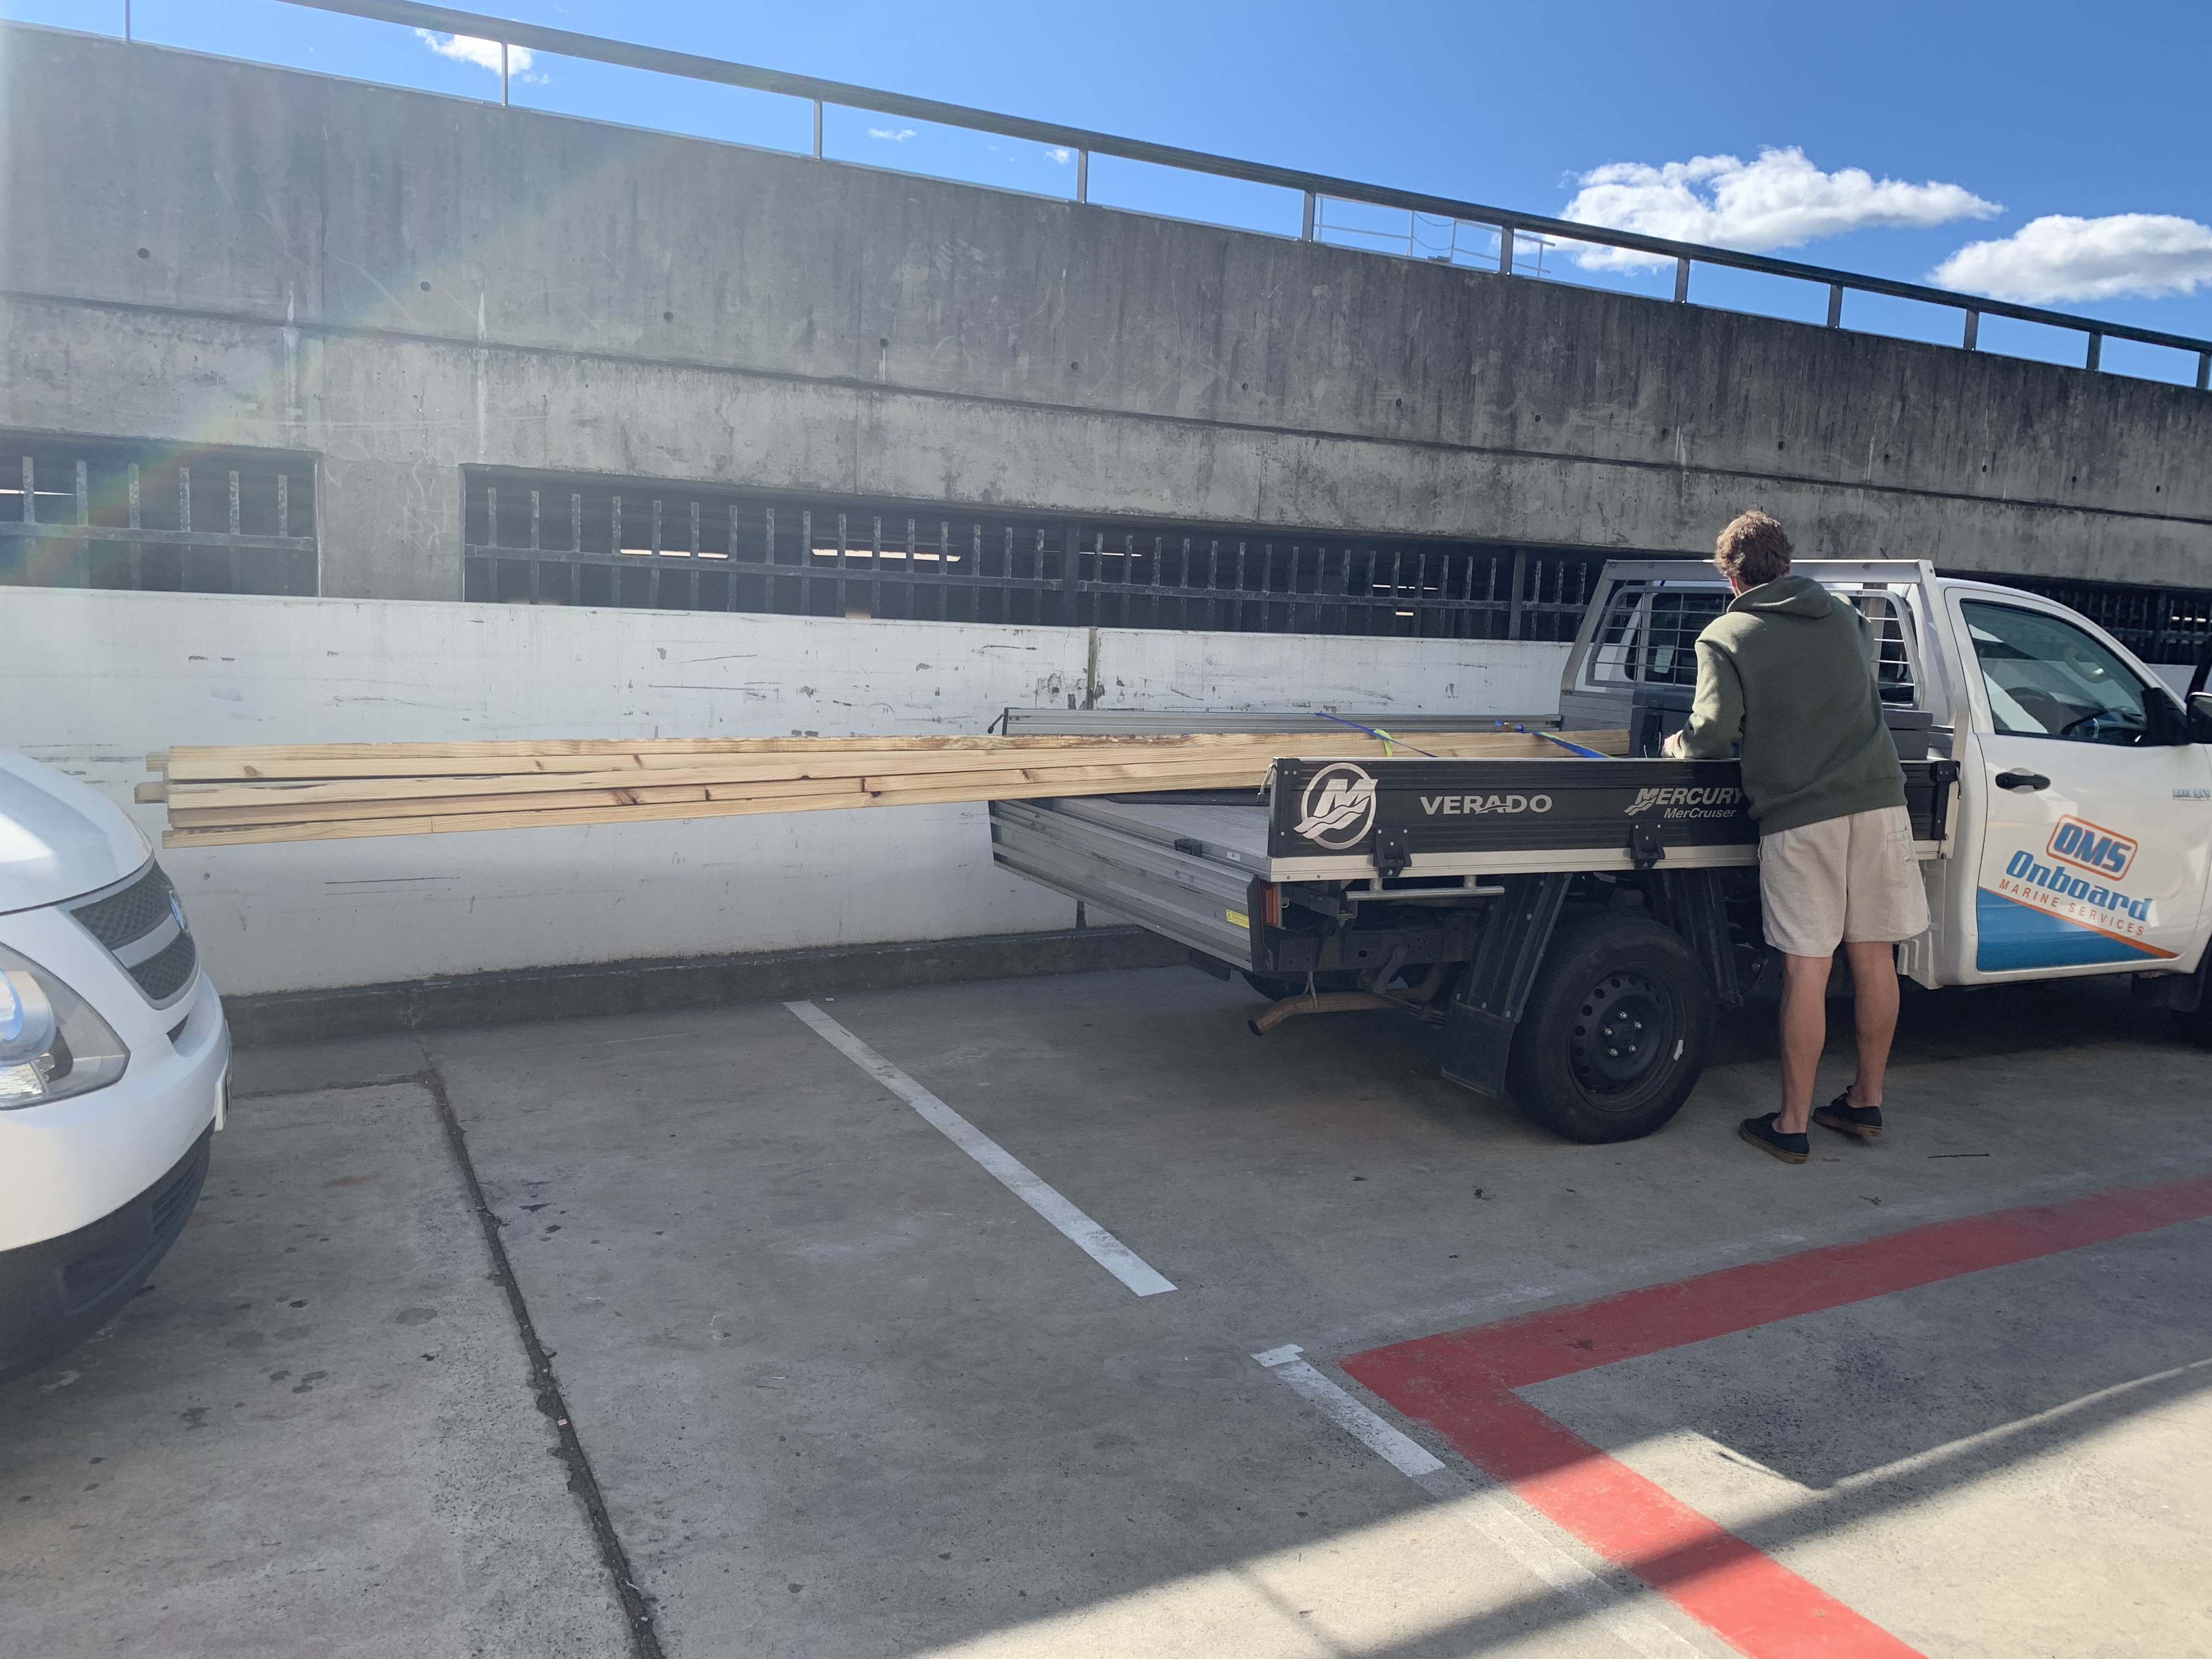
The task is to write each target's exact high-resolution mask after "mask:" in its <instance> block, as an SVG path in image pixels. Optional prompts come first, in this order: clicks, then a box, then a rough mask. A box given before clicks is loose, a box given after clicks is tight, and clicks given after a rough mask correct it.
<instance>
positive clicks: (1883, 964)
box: [1667, 508, 1928, 1164]
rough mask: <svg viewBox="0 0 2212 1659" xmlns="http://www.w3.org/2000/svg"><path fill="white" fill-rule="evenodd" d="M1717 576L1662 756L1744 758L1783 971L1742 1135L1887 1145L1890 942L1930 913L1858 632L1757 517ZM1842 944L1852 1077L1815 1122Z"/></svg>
mask: <svg viewBox="0 0 2212 1659" xmlns="http://www.w3.org/2000/svg"><path fill="white" fill-rule="evenodd" d="M1713 562H1714V563H1715V564H1716V565H1717V566H1718V567H1719V568H1720V572H1721V574H1723V575H1724V576H1726V577H1727V578H1728V581H1729V586H1730V587H1731V588H1733V589H1734V590H1735V599H1733V600H1732V601H1730V603H1729V608H1728V609H1727V610H1726V611H1723V612H1722V614H1721V615H1720V616H1719V617H1716V618H1715V619H1714V620H1713V622H1712V623H1710V624H1709V625H1708V626H1707V627H1706V629H1705V632H1704V633H1703V634H1701V635H1699V636H1698V691H1697V698H1696V701H1695V702H1694V703H1693V705H1692V708H1691V711H1690V718H1689V722H1688V724H1687V725H1686V726H1684V727H1683V728H1682V730H1681V731H1680V732H1679V733H1678V734H1677V735H1676V736H1674V737H1673V738H1669V739H1668V743H1667V752H1668V754H1670V755H1680V756H1684V757H1688V758H1691V759H1693V760H1725V759H1726V758H1728V757H1729V754H1730V752H1731V751H1732V750H1735V747H1736V745H1737V744H1739V743H1741V745H1742V757H1743V787H1744V793H1745V794H1746V795H1747V797H1749V799H1750V805H1751V814H1752V816H1753V817H1754V818H1756V819H1758V821H1759V900H1760V903H1761V906H1762V908H1764V910H1765V917H1766V939H1767V943H1769V944H1770V945H1773V946H1774V947H1775V948H1776V949H1778V950H1779V951H1781V952H1782V959H1783V967H1784V975H1783V986H1782V1109H1781V1110H1780V1111H1778V1112H1769V1113H1767V1114H1765V1115H1764V1116H1761V1117H1751V1118H1746V1119H1745V1120H1744V1121H1743V1123H1742V1125H1741V1128H1740V1130H1739V1131H1738V1133H1741V1135H1742V1137H1743V1138H1744V1139H1746V1140H1747V1141H1749V1142H1750V1143H1751V1144H1752V1145H1753V1146H1757V1147H1759V1148H1760V1149H1761V1150H1762V1151H1765V1152H1771V1153H1772V1154H1773V1155H1774V1156H1775V1157H1777V1158H1780V1159H1782V1160H1783V1161H1784V1163H1788V1164H1802V1163H1804V1162H1805V1161H1806V1159H1807V1158H1808V1156H1809V1155H1810V1152H1811V1147H1810V1145H1809V1139H1808V1131H1807V1128H1806V1124H1807V1121H1808V1118H1810V1119H1812V1120H1814V1121H1818V1122H1820V1123H1821V1124H1823V1125H1825V1126H1826V1127H1828V1128H1831V1129H1835V1130H1838V1131H1840V1132H1841V1133H1844V1134H1849V1135H1857V1136H1860V1137H1862V1138H1864V1139H1872V1138H1874V1137H1875V1136H1878V1135H1880V1134H1881V1086H1882V1073H1883V1071H1884V1069H1885V1068H1886V1066H1887V1064H1888V1061H1889V1045H1890V1039H1891V1038H1892V1036H1894V1034H1895V1032H1896V1030H1897V957H1896V946H1897V944H1898V942H1899V941H1900V940H1903V939H1911V938H1912V937H1914V936H1915V935H1916V934H1917V933H1923V932H1924V931H1925V930H1926V928H1927V927H1928V899H1927V895H1926V893H1925V892H1924V890H1923V889H1922V886H1921V884H1920V867H1919V865H1918V864H1917V862H1916V861H1915V860H1914V858H1913V856H1912V823H1911V818H1910V817H1908V816H1907V815H1906V813H1905V773H1904V769H1902V768H1901V767H1899V765H1898V763H1897V748H1896V745H1895V744H1894V743H1893V742H1892V740H1891V738H1890V736H1889V732H1888V729H1887V726H1885V725H1884V724H1883V721H1882V717H1881V693H1880V691H1879V690H1877V689H1876V687H1875V682H1874V674H1873V671H1872V668H1871V662H1872V659H1873V652H1872V649H1871V647H1870V646H1869V639H1868V634H1867V624H1866V621H1865V619H1864V618H1863V617H1861V616H1860V614H1859V613H1858V611H1857V609H1855V608H1854V607H1853V606H1851V605H1846V604H1844V603H1843V602H1842V601H1841V600H1839V599H1835V598H1834V597H1832V595H1831V594H1830V593H1829V592H1828V591H1827V590H1826V588H1824V587H1822V586H1820V583H1818V582H1816V581H1814V580H1813V579H1812V578H1811V577H1809V576H1796V575H1792V574H1790V538H1789V537H1788V536H1787V535H1785V534H1784V533H1783V529H1782V526H1781V525H1779V524H1778V523H1777V522H1776V521H1775V520H1773V519H1771V518H1769V517H1768V516H1767V515H1766V514H1765V513H1761V512H1759V510H1758V509H1756V508H1753V510H1752V511H1751V512H1748V513H1744V514H1742V515H1741V517H1739V518H1737V519H1736V520H1735V521H1734V522H1732V523H1731V524H1730V525H1729V526H1728V528H1727V529H1725V530H1723V531H1722V532H1721V533H1720V538H1719V541H1718V542H1717V544H1716V547H1715V550H1714V554H1713ZM1839 944H1840V945H1842V946H1843V949H1844V956H1845V957H1846V958H1847V959H1848V960H1849V962H1850V968H1851V987H1852V991H1853V994H1854V999H1855V1001H1856V1003H1857V1010H1856V1012H1857V1035H1858V1076H1857V1079H1856V1080H1855V1081H1854V1082H1853V1083H1852V1084H1851V1086H1850V1088H1848V1089H1846V1090H1845V1091H1844V1092H1843V1093H1842V1094H1840V1095H1838V1096H1837V1097H1836V1098H1835V1099H1834V1100H1833V1101H1832V1102H1830V1103H1828V1104H1827V1105H1826V1106H1823V1107H1822V1108H1821V1109H1820V1110H1819V1111H1818V1112H1814V1111H1813V1109H1812V1106H1813V1087H1814V1073H1815V1072H1816V1070H1817V1069H1818V1067H1819V1066H1820V1051H1821V1049H1822V1048H1823V1047H1824V1046H1825V1045H1826V1041H1827V1002H1826V999H1827V993H1828V975H1829V971H1830V969H1832V967H1833V965H1834V957H1835V954H1836V947H1837V946H1838V945H1839Z"/></svg>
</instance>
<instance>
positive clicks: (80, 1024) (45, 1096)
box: [0, 946, 131, 1112]
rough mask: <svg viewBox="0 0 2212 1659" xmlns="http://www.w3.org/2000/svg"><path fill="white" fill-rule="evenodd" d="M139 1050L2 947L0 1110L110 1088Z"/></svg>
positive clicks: (40, 971)
mask: <svg viewBox="0 0 2212 1659" xmlns="http://www.w3.org/2000/svg"><path fill="white" fill-rule="evenodd" d="M130 1063H131V1051H130V1049H128V1048H125V1047H124V1046H123V1039H122V1038H121V1037H118V1036H116V1035H115V1032H114V1030H113V1029H112V1027H111V1026H110V1025H109V1024H108V1023H107V1022H106V1020H104V1019H102V1018H100V1016H99V1015H98V1014H97V1013H96V1012H94V1011H93V1007H92V1005H91V1004H90V1003H88V1002H87V1001H86V1000H84V999H83V998H82V997H81V996H79V995H78V994H76V992H74V991H72V990H70V987H68V986H67V985H66V984H64V982H63V981H61V980H59V979H58V978H57V977H55V976H54V975H52V974H50V973H48V972H47V971H46V969H43V968H41V967H40V966H39V965H38V963H34V962H33V961H31V960H30V959H29V958H28V957H21V956H18V955H16V954H15V951H10V950H8V949H7V948H6V947H4V946H0V1112H4V1111H9V1110H13V1109H15V1108H18V1107H22V1106H44V1105H46V1104H47V1103H49V1102H52V1101H57V1100H66V1099H68V1098H69V1097H70V1096H71V1095H82V1094H88V1093H89V1092H90V1091H93V1090H94V1089H104V1088H106V1086H107V1085H109V1084H111V1083H112V1082H114V1081H115V1080H116V1079H118V1078H119V1077H121V1076H122V1075H123V1070H124V1067H125V1066H128V1065H130Z"/></svg>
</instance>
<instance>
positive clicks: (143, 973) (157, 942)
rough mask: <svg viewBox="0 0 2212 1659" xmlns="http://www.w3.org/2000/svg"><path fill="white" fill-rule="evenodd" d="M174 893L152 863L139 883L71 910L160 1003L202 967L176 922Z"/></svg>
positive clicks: (188, 937) (149, 996)
mask: <svg viewBox="0 0 2212 1659" xmlns="http://www.w3.org/2000/svg"><path fill="white" fill-rule="evenodd" d="M175 894H176V889H175V888H174V887H173V886H172V885H171V884H170V881H169V878H168V877H167V875H166V874H165V873H163V872H162V869H161V866H160V865H159V864H158V863H149V864H148V865H147V866H146V870H145V873H144V874H143V875H141V876H140V877H139V878H137V880H135V881H133V882H131V883H130V884H128V885H126V886H124V887H120V888H118V889H117V890H115V891H113V892H111V893H105V894H102V895H100V896H99V897H97V898H94V899H92V900H90V901H89V902H87V903H83V904H80V905H77V906H76V907H75V908H73V909H72V910H71V912H70V914H71V915H74V916H76V919H77V920H78V921H80V922H82V923H83V924H84V929H85V931H86V932H87V933H90V934H91V935H92V936H93V937H94V939H98V940H99V941H100V943H101V944H102V945H106V947H107V950H108V952H109V954H111V955H112V956H113V957H114V958H115V959H116V961H117V962H118V963H121V964H122V966H123V969H124V971H125V972H126V973H128V974H129V975H131V978H132V979H133V980H135V981H137V984H138V988H139V989H140V990H141V991H143V992H144V993H145V994H146V997H147V1000H149V1001H150V1002H153V1003H155V1004H157V1005H158V1004H161V1003H165V1002H167V1001H170V1000H172V999H173V998H174V997H175V996H176V995H177V994H178V993H179V992H180V991H182V990H183V989H184V988H185V986H186V985H188V984H190V983H191V977H192V970H193V969H195V968H197V966H198V965H199V947H198V946H197V945H194V944H193V943H192V936H191V933H189V932H187V931H186V930H185V928H184V927H182V926H181V925H180V924H179V920H178V917H179V912H178V910H177V908H176V907H175V902H174V901H175Z"/></svg>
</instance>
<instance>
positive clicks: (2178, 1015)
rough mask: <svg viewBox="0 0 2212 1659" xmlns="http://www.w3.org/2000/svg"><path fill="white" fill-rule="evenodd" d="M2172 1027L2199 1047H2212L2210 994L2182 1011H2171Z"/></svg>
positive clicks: (2211, 999) (2211, 1000)
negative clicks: (2185, 1010) (2187, 1010)
mask: <svg viewBox="0 0 2212 1659" xmlns="http://www.w3.org/2000/svg"><path fill="white" fill-rule="evenodd" d="M2173 1028H2174V1030H2177V1031H2179V1032H2180V1033H2181V1035H2182V1036H2185V1037H2187V1038H2188V1039H2189V1040H2190V1041H2191V1042H2193V1043H2195V1044H2196V1045H2197V1047H2198V1048H2212V994H2207V995H2206V996H2205V997H2204V998H2203V1000H2201V1001H2200V1002H2198V1003H2197V1006H2195V1007H2194V1008H2192V1009H2191V1010H2190V1011H2189V1012H2187V1013H2183V1012H2181V1011H2180V1010H2179V1008H2177V1009H2175V1010H2174V1011H2173Z"/></svg>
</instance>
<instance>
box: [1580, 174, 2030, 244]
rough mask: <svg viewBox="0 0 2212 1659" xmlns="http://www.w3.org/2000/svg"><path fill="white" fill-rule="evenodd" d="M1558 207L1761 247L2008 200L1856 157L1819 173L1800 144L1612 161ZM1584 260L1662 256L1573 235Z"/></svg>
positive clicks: (1654, 230) (1622, 224)
mask: <svg viewBox="0 0 2212 1659" xmlns="http://www.w3.org/2000/svg"><path fill="white" fill-rule="evenodd" d="M1577 183H1578V184H1580V185H1581V186H1582V188H1581V189H1580V190H1578V191H1576V192H1575V197H1574V199H1573V200H1572V201H1571V202H1569V203H1568V204H1567V205H1566V209H1565V212H1564V213H1563V215H1562V217H1565V218H1568V219H1572V220H1574V221H1575V222H1577V223H1579V224H1585V225H1603V226H1605V227H1606V228H1608V229H1612V230H1633V231H1640V232H1642V233H1643V234H1644V235H1646V236H1664V237H1667V238H1668V239H1669V240H1674V241H1678V242H1705V243H1707V244H1710V245H1712V246H1719V247H1730V248H1740V249H1741V250H1743V251H1744V252H1747V253H1764V252H1767V251H1768V250H1770V249H1772V248H1778V247H1796V246H1800V245H1801V244H1803V243H1806V242H1809V241H1813V240H1816V239H1818V238H1820V237H1822V236H1838V235H1841V234H1843V233H1844V232H1845V231H1852V230H1867V229H1871V228H1878V227H1879V228H1897V227H1924V226H1928V225H1941V224H1947V223H1948V222H1951V221H1952V220H1954V219H1986V218H1988V217H1990V216H1991V215H1992V214H1996V213H2001V212H2002V211H2003V209H2002V208H2000V207H1999V206H1998V205H1997V204H1996V203H1994V202H1985V201H1984V200H1983V199H1982V198H1981V197H1978V196H1977V195H1975V194H1974V193H1973V192H1972V191H1969V190H1966V189H1965V188H1963V187H1962V186H1960V185H1944V184H1936V183H1933V182H1930V183H1929V184H1924V185H1909V184H1905V183H1904V182H1903V181H1902V180H1899V179H1875V177H1874V176H1873V175H1872V174H1871V173H1867V172H1866V171H1865V170H1864V169H1863V168H1860V167H1842V168H1839V169H1838V170H1837V171H1836V172H1834V173H1823V172H1821V171H1820V168H1819V167H1815V166H1814V164H1813V163H1812V162H1811V161H1808V159H1807V158H1806V155H1805V152H1804V151H1803V150H1802V149H1798V148H1796V146H1795V145H1794V144H1793V145H1792V146H1790V148H1789V149H1763V150H1761V151H1759V158H1758V159H1757V160H1756V161H1749V162H1746V161H1740V160H1738V159H1737V158H1736V157H1735V156H1733V155H1698V156H1692V158H1691V159H1690V160H1689V161H1668V162H1667V163H1665V164H1664V165H1662V166H1660V167H1650V166H1647V165H1646V164H1645V163H1644V162H1642V161H1613V162H1609V163H1608V164H1607V165H1606V166H1604V167H1595V168H1593V169H1592V170H1591V171H1589V172H1588V173H1583V175H1582V176H1581V178H1580V179H1577ZM1575 252H1576V256H1577V258H1578V259H1579V261H1580V262H1581V264H1583V267H1584V268H1585V269H1587V270H1649V269H1650V268H1652V267H1654V266H1656V265H1661V264H1665V263H1666V261H1665V260H1664V259H1662V258H1658V257H1657V256H1655V255H1652V254H1649V253H1638V252H1634V251H1633V250H1631V249H1628V248H1608V247H1597V246H1588V245H1580V244H1578V245H1576V246H1575Z"/></svg>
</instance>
